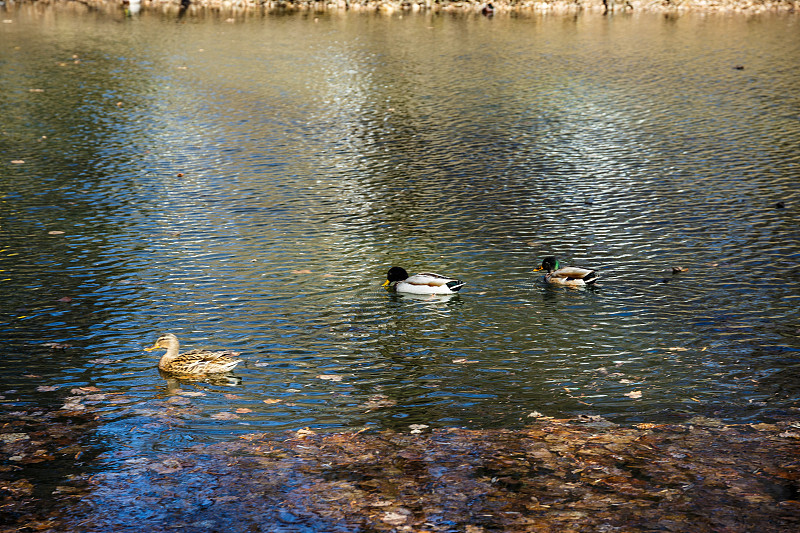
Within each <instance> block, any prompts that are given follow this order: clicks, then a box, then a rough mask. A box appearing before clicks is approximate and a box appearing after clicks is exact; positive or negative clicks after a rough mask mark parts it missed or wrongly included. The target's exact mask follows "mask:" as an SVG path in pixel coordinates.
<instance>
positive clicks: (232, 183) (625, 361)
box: [0, 7, 800, 453]
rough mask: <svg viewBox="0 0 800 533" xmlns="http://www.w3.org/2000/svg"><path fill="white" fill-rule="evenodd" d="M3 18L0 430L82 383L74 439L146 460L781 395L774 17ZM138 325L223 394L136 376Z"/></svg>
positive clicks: (780, 80) (781, 196) (767, 408)
mask: <svg viewBox="0 0 800 533" xmlns="http://www.w3.org/2000/svg"><path fill="white" fill-rule="evenodd" d="M2 18H4V19H6V20H10V21H11V22H9V23H5V24H2V25H1V26H0V73H2V75H1V76H0V94H2V95H3V96H2V98H1V99H0V112H1V113H2V116H3V122H2V136H0V143H1V144H0V148H1V150H0V151H1V152H2V154H3V157H2V161H0V202H2V203H0V232H2V233H1V235H2V242H1V243H0V270H2V276H0V279H2V291H3V298H2V301H0V335H1V336H2V340H1V341H0V353H2V360H1V361H0V375H1V376H2V380H3V383H4V390H3V391H0V395H2V396H3V399H2V402H3V403H4V405H5V408H6V409H8V410H10V411H13V410H14V409H17V408H19V407H20V406H31V405H47V406H60V405H61V404H62V403H64V402H69V401H70V400H69V399H65V398H67V397H69V396H74V394H73V393H71V392H70V391H71V390H73V389H76V388H79V387H97V388H98V389H100V392H99V393H98V394H97V395H96V396H95V398H94V400H92V399H91V398H89V399H82V400H80V403H81V404H83V405H91V406H92V407H93V408H96V409H98V410H99V412H100V413H101V415H102V421H103V422H102V426H101V429H100V430H99V432H98V436H97V439H99V443H101V444H103V445H106V446H110V447H114V446H116V444H117V443H118V442H125V443H126V444H125V445H126V446H128V447H131V449H133V450H135V451H137V452H141V453H147V452H149V451H153V450H155V451H168V450H170V449H173V448H175V447H182V446H184V445H185V444H188V443H191V442H195V441H211V440H216V439H222V438H230V437H231V436H232V435H236V434H239V433H245V432H253V431H283V430H286V429H294V428H300V427H305V426H310V427H314V428H321V429H325V428H328V429H334V430H335V429H342V428H361V427H364V426H369V427H376V428H395V429H407V428H408V426H409V425H411V424H426V425H429V426H467V427H476V428H480V427H517V426H520V425H523V424H525V422H526V421H528V420H530V418H529V415H531V414H532V413H534V412H538V413H541V414H543V415H546V416H555V417H565V416H572V415H576V414H580V413H585V414H595V415H602V416H605V417H608V418H610V419H612V420H614V421H617V422H625V423H630V422H636V421H645V420H646V421H664V420H683V419H687V418H690V417H693V416H697V415H703V416H710V417H718V418H723V419H726V420H729V421H751V420H767V419H769V418H770V417H772V416H775V415H777V414H780V413H785V412H786V411H787V410H791V409H796V408H797V407H798V404H797V397H798V385H797V384H798V383H799V381H798V362H799V359H798V348H800V342H799V341H798V333H800V324H798V321H797V314H798V308H799V307H800V305H799V304H800V290H798V289H800V276H799V275H798V274H800V271H799V270H798V256H799V254H800V234H799V233H798V229H797V228H798V205H800V195H798V176H799V175H800V152H798V150H797V147H798V146H800V115H798V109H800V106H798V104H800V100H798V96H797V95H798V89H799V88H800V73H798V70H797V68H796V66H797V65H798V64H800V41H798V40H797V39H796V38H795V37H796V35H797V30H798V27H797V26H798V21H797V19H796V17H792V16H775V17H772V16H760V17H745V16H728V15H714V16H703V15H685V16H679V17H664V16H659V15H646V14H642V15H634V16H615V17H606V18H603V17H600V16H590V15H587V16H578V17H561V16H552V17H547V16H536V17H520V18H510V17H504V16H497V17H495V18H493V19H486V18H483V17H480V16H466V15H458V16H451V15H441V16H429V15H414V16H411V15H406V16H404V17H400V16H397V15H395V16H374V15H365V14H348V15H341V14H318V15H313V16H312V15H309V16H306V15H292V16H277V15H268V16H263V17H260V16H250V17H248V18H247V19H246V20H245V19H241V20H237V21H236V22H234V23H226V22H224V20H225V17H221V18H214V17H209V18H202V19H197V18H183V19H180V20H176V18H175V16H174V15H171V14H161V15H159V14H148V13H143V14H141V15H140V16H138V17H125V16H123V14H122V13H121V12H120V13H94V14H87V15H82V16H77V15H75V14H73V13H71V12H69V11H66V10H57V9H38V10H36V9H34V8H32V7H23V8H20V9H18V10H16V11H7V12H4V13H2ZM737 65H741V66H743V67H744V68H743V69H737V68H734V67H735V66H737ZM19 161H24V163H21V162H19ZM778 202H783V205H784V206H785V207H783V208H780V207H776V205H777V203H778ZM52 232H58V233H55V234H53V233H52ZM60 232H63V233H60ZM551 254H553V255H557V256H558V257H559V258H560V259H561V261H562V262H563V263H574V264H579V265H585V266H591V267H594V268H598V269H599V271H600V274H601V276H602V277H601V283H600V284H598V286H597V287H596V288H594V289H592V290H570V289H563V288H552V287H549V286H546V285H545V284H544V283H543V282H542V280H541V279H540V277H539V276H538V275H537V274H534V273H532V272H531V270H532V269H533V268H534V267H535V266H538V264H539V263H540V262H541V259H542V257H543V256H545V255H551ZM394 264H396V265H401V266H404V267H406V268H407V269H408V270H431V271H438V272H441V273H446V274H451V275H453V276H457V277H459V278H462V279H465V280H466V281H467V282H468V284H467V286H466V287H465V288H464V289H463V290H462V292H461V293H460V294H459V295H458V296H455V297H453V298H450V299H446V298H436V299H420V298H409V297H404V296H399V295H396V294H392V293H389V292H387V291H385V290H384V289H382V288H381V287H380V284H381V282H382V281H383V280H384V279H385V278H384V276H385V273H386V270H387V269H388V268H389V266H391V265H394ZM673 266H683V267H686V268H688V269H689V270H688V272H685V273H681V274H677V275H673V274H672V272H671V268H672V267H673ZM162 332H173V333H175V334H177V335H178V336H179V337H180V338H181V340H182V342H183V347H184V348H187V349H188V348H193V347H208V348H220V347H225V348H231V349H234V350H237V351H240V352H241V354H242V355H241V357H242V359H243V361H244V362H243V363H242V364H240V365H239V367H238V368H237V369H236V371H235V373H234V376H235V377H236V378H238V379H240V382H233V383H229V382H201V383H185V382H184V383H180V382H177V381H175V380H173V379H167V378H165V377H164V376H161V375H160V374H159V373H158V370H157V369H156V361H157V359H156V358H155V357H153V354H148V353H145V352H143V350H142V349H143V348H144V347H145V346H149V345H151V344H152V343H153V341H154V340H155V339H156V337H157V336H158V335H159V334H160V333H162ZM48 343H58V344H59V345H64V344H66V345H69V346H66V347H55V348H53V347H51V346H48V345H47V344H48Z"/></svg>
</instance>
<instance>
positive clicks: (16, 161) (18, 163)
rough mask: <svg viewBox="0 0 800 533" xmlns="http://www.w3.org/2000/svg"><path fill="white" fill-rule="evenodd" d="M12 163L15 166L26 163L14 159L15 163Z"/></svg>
mask: <svg viewBox="0 0 800 533" xmlns="http://www.w3.org/2000/svg"><path fill="white" fill-rule="evenodd" d="M11 162H12V163H13V164H15V165H22V164H23V163H25V161H24V160H22V159H14V160H13V161H11Z"/></svg>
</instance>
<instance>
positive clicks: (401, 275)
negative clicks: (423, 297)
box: [383, 267, 464, 294]
mask: <svg viewBox="0 0 800 533" xmlns="http://www.w3.org/2000/svg"><path fill="white" fill-rule="evenodd" d="M390 283H394V289H395V290H396V291H397V292H407V293H411V294H455V293H457V292H458V291H459V289H461V287H463V286H464V282H463V281H461V280H458V279H454V278H449V277H447V276H441V275H439V274H432V273H430V272H423V273H421V274H414V275H413V276H409V275H408V272H406V270H405V269H404V268H402V267H392V268H390V269H389V273H388V274H386V282H385V283H384V284H383V286H384V287H386V286H387V285H389V284H390Z"/></svg>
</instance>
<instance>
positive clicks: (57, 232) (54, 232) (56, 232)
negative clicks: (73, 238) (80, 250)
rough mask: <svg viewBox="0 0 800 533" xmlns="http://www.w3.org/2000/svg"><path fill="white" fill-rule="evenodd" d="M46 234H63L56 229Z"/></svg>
mask: <svg viewBox="0 0 800 533" xmlns="http://www.w3.org/2000/svg"><path fill="white" fill-rule="evenodd" d="M47 234H48V235H64V232H63V231H59V230H57V229H54V230H52V231H48V232H47Z"/></svg>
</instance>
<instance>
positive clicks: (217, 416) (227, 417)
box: [211, 411, 240, 420]
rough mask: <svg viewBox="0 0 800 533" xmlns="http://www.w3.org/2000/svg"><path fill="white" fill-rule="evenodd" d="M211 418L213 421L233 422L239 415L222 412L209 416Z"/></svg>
mask: <svg viewBox="0 0 800 533" xmlns="http://www.w3.org/2000/svg"><path fill="white" fill-rule="evenodd" d="M211 418H213V419H215V420H234V419H236V418H240V417H239V415H236V414H233V413H229V412H227V411H223V412H221V413H214V414H213V415H211Z"/></svg>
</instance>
